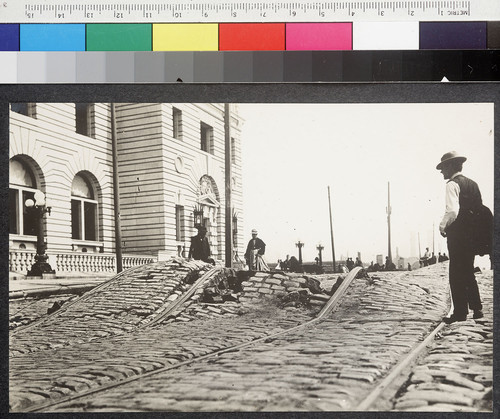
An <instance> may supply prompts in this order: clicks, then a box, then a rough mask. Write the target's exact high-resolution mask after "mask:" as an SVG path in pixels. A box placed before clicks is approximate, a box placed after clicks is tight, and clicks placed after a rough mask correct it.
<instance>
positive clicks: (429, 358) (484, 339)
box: [394, 272, 493, 412]
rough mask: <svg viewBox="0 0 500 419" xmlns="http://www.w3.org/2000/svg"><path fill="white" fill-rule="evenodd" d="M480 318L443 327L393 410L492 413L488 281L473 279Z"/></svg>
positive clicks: (490, 295)
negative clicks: (477, 296) (481, 311)
mask: <svg viewBox="0 0 500 419" xmlns="http://www.w3.org/2000/svg"><path fill="white" fill-rule="evenodd" d="M476 278H477V281H478V285H479V290H480V293H481V299H482V301H483V306H484V310H483V312H484V318H482V319H477V320H473V319H471V318H470V316H469V319H468V320H467V321H465V322H458V323H453V324H451V325H449V326H445V328H444V329H443V331H442V333H441V335H440V336H439V339H438V340H436V341H435V342H434V344H433V345H432V346H431V347H430V348H429V351H428V353H427V354H426V355H425V356H422V357H421V359H420V360H419V362H418V364H417V365H416V366H415V367H414V368H413V369H412V371H411V375H410V379H409V381H408V383H407V386H406V387H405V388H404V389H402V391H400V392H399V394H398V397H397V398H396V399H395V401H394V409H395V410H401V411H404V410H411V411H434V412H438V411H453V412H475V411H478V410H480V411H492V409H493V401H492V400H493V397H492V396H493V392H492V386H493V278H492V274H491V272H487V273H484V274H479V275H476Z"/></svg>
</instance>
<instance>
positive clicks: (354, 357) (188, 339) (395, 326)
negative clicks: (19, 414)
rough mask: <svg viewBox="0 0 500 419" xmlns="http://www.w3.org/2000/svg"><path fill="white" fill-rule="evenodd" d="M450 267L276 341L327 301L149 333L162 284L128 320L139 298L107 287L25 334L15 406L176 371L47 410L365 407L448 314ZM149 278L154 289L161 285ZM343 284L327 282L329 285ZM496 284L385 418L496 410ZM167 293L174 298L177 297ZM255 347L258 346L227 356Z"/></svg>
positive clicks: (400, 283) (13, 364) (449, 333)
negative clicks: (478, 315)
mask: <svg viewBox="0 0 500 419" xmlns="http://www.w3.org/2000/svg"><path fill="white" fill-rule="evenodd" d="M447 269H448V268H447V264H438V265H434V266H431V267H428V268H423V269H420V270H417V271H413V272H377V273H372V274H370V277H368V278H358V279H356V280H354V282H353V283H352V285H351V286H350V288H349V289H348V291H347V294H346V295H345V297H344V298H343V299H342V302H341V304H340V306H339V307H338V308H337V309H336V310H335V311H334V312H332V313H331V314H330V315H329V316H328V317H327V318H326V319H324V320H322V321H318V322H315V323H313V324H311V325H308V326H306V327H303V328H295V329H293V330H292V331H290V332H288V333H286V334H282V335H280V336H277V337H270V336H271V335H273V334H274V333H276V332H280V331H284V330H287V329H291V328H292V327H295V326H297V325H300V324H304V323H306V322H307V321H309V320H311V319H312V318H313V317H314V315H315V313H316V312H317V311H319V308H320V306H313V308H307V307H294V306H288V307H285V308H279V307H278V306H277V304H276V300H275V299H273V298H270V299H263V298H260V299H256V298H251V299H248V298H247V299H245V298H242V300H243V302H229V301H226V302H225V303H224V304H219V305H217V304H197V305H194V306H193V304H191V305H190V306H189V307H190V309H191V312H193V313H197V315H196V316H194V317H193V316H187V317H182V315H181V316H178V317H177V318H168V319H165V320H164V321H161V322H159V323H158V324H155V325H148V324H147V322H146V323H145V322H144V320H143V319H144V316H142V317H141V315H140V314H138V313H141V311H140V310H141V309H145V307H150V309H151V310H153V309H154V308H153V307H151V305H152V304H155V300H154V298H153V297H152V295H153V294H154V293H155V292H156V293H158V290H159V289H160V288H161V287H160V288H158V287H159V286H160V282H158V286H157V287H156V288H154V287H151V289H148V293H149V296H148V297H145V298H143V299H142V300H141V301H142V303H140V304H139V303H138V302H137V300H135V301H134V304H137V305H138V307H136V308H134V310H135V311H134V312H133V313H131V314H130V313H129V312H127V313H129V314H128V315H126V316H125V315H124V316H123V318H124V319H123V320H124V321H121V313H123V312H124V311H125V310H124V306H123V305H120V304H124V302H125V301H127V300H126V299H123V298H122V297H120V293H119V291H118V288H116V287H117V286H118V285H115V286H114V287H115V288H113V285H108V286H103V287H102V288H101V291H102V293H100V291H99V290H95V291H94V292H93V293H89V295H87V297H86V296H84V297H83V298H82V302H80V303H78V302H75V303H72V304H74V305H73V309H71V306H69V303H68V306H69V307H68V309H67V310H66V311H64V312H61V313H60V314H59V315H53V316H51V317H49V318H47V320H46V321H44V322H42V323H40V325H39V326H43V327H39V326H33V327H27V328H25V329H24V330H21V329H20V330H19V331H18V332H16V333H15V334H13V335H12V342H11V347H10V352H11V358H10V406H11V411H24V410H25V409H26V408H29V407H31V406H36V405H43V404H44V403H46V402H48V401H55V400H57V399H60V398H62V397H64V396H66V395H72V394H77V393H79V392H84V391H87V390H89V389H97V388H99V387H100V386H106V385H110V384H112V383H116V382H118V381H120V380H127V379H129V380H132V379H133V378H134V377H137V376H138V375H140V374H145V373H148V372H152V371H155V370H158V369H159V368H162V367H165V366H171V367H172V368H171V369H168V370H163V371H161V372H158V373H156V374H153V375H146V376H143V377H141V378H139V379H137V380H133V381H130V382H128V383H127V384H125V385H122V386H119V387H116V388H110V389H108V390H106V391H104V392H100V393H96V394H93V395H89V396H87V397H84V398H82V399H79V400H75V401H74V402H71V403H67V404H65V405H61V406H55V407H53V408H47V409H46V410H45V411H68V412H69V411H89V412H90V411H338V410H355V409H356V408H357V406H358V404H359V403H360V402H361V401H362V400H363V399H364V398H365V397H366V395H367V394H369V393H370V392H371V391H372V389H373V387H374V386H375V385H376V384H377V383H378V382H380V381H381V380H382V379H383V378H384V376H385V375H387V373H388V372H389V371H390V370H391V368H393V367H394V366H395V365H396V364H397V363H398V362H399V361H400V360H401V359H402V358H403V357H404V356H405V355H406V354H407V353H409V352H410V351H411V350H412V349H413V348H415V347H416V346H417V345H418V344H419V343H420V342H421V341H422V340H423V339H424V338H425V337H426V336H427V335H428V334H429V333H430V332H431V331H432V330H433V329H434V327H436V326H437V325H438V324H439V322H440V320H441V318H442V317H443V316H444V315H446V314H447V312H448V309H449V295H448V281H447V272H448V270H447ZM141 272H142V271H140V270H136V271H134V275H135V280H137V279H139V278H140V277H141V276H142V277H144V275H142V274H141ZM183 272H184V274H186V272H189V269H184V271H183ZM161 274H162V275H166V274H167V271H163V273H161ZM168 275H170V274H168ZM146 276H147V278H148V281H150V282H149V283H148V284H147V286H148V287H150V286H151V281H153V282H154V280H155V279H154V278H153V277H152V276H151V275H149V276H148V275H146ZM159 276H161V275H160V273H158V277H159ZM337 276H338V275H330V276H328V275H322V276H317V277H315V278H317V279H318V280H319V281H320V284H321V287H322V288H323V289H327V290H328V289H330V288H331V287H332V285H333V284H334V283H335V281H336V279H337ZM143 279H144V278H143ZM492 279H493V278H492V272H491V271H487V272H485V273H484V274H481V275H478V282H479V285H480V290H481V293H482V294H481V295H482V299H483V303H484V308H485V310H484V312H485V317H484V318H483V319H479V320H468V321H466V322H461V323H456V324H452V325H450V326H445V327H444V329H443V330H442V332H441V334H440V335H439V339H437V340H435V342H434V343H433V344H432V346H431V347H430V348H429V351H428V353H426V354H423V355H422V356H421V357H420V358H419V359H418V362H417V363H415V365H413V366H412V369H411V371H408V376H407V377H408V378H407V379H405V384H404V386H403V387H402V389H401V390H400V391H399V392H398V395H397V398H396V399H394V400H391V401H390V402H386V403H385V404H384V405H383V408H382V409H381V410H393V409H395V410H436V411H440V410H442V411H481V410H486V411H488V410H489V411H491V408H492V407H491V392H492V390H491V385H492V363H493V338H492V336H493V335H492V334H493V328H492V325H493V322H492V320H493V283H492ZM144 280H145V279H144ZM264 280H265V279H264ZM287 280H288V281H290V280H292V281H293V280H294V278H293V277H292V278H288V279H287ZM171 281H174V283H176V284H178V286H177V289H179V290H180V288H181V287H183V285H182V284H181V282H180V281H177V280H176V279H173V277H172V279H171ZM176 281H177V282H176ZM272 281H273V280H271V284H273V282H272ZM167 282H168V281H167ZM167 282H165V281H163V282H161V284H163V285H162V287H163V286H164V285H165V284H166V283H167ZM161 289H164V288H161ZM173 289H176V287H175V286H174V287H173ZM112 294H114V295H112ZM247 295H249V294H247ZM90 297H92V298H90ZM128 298H130V296H129V297H128ZM164 298H165V299H168V298H169V296H168V293H167V292H165V295H164ZM83 301H87V303H85V304H83ZM120 301H121V302H120ZM157 304H160V302H159V301H158V303H157ZM139 306H140V307H139ZM117 307H118V308H119V311H117V312H116V313H115V312H113V310H117ZM193 307H195V308H198V311H196V310H194V311H193ZM84 310H86V312H84ZM75 313H78V316H76V317H75ZM109 313H112V314H113V316H110V314H109ZM78 322H80V325H79V327H77V328H76V329H75V325H76V324H77V323H78ZM85 328H89V329H90V330H88V331H89V334H88V335H84V333H83V330H84V329H85ZM266 337H269V338H268V339H261V340H258V341H255V340H256V339H259V338H266ZM244 343H248V345H246V346H242V347H241V348H239V349H234V350H231V351H228V352H223V353H219V354H216V353H215V352H217V351H219V350H221V349H224V348H229V347H233V346H235V345H239V344H244ZM204 355H207V357H205V358H203V359H198V358H199V357H201V356H204ZM189 361H192V362H189ZM181 363H182V364H181ZM387 403H389V404H387Z"/></svg>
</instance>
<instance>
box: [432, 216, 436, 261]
mask: <svg viewBox="0 0 500 419" xmlns="http://www.w3.org/2000/svg"><path fill="white" fill-rule="evenodd" d="M434 228H435V225H434V223H432V256H434V254H435V249H434V245H435V243H434Z"/></svg>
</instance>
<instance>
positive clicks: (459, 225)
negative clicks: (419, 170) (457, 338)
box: [436, 151, 483, 324]
mask: <svg viewBox="0 0 500 419" xmlns="http://www.w3.org/2000/svg"><path fill="white" fill-rule="evenodd" d="M466 160H467V158H466V157H463V156H460V155H459V154H458V153H457V152H456V151H450V152H449V153H446V154H444V155H443V157H441V162H440V163H439V164H438V165H437V166H436V169H438V170H440V171H441V173H442V174H443V177H444V178H445V179H448V182H447V183H446V212H445V214H444V217H443V220H442V221H441V223H440V224H439V231H440V233H441V235H442V236H443V237H446V238H447V242H448V253H449V256H450V267H449V270H450V271H449V278H450V289H451V296H452V299H453V314H452V315H451V316H450V317H445V318H444V319H443V321H444V322H445V323H447V324H450V323H453V322H457V321H464V320H466V319H467V313H468V308H470V309H471V310H473V311H474V314H473V318H474V319H479V318H481V317H483V312H482V308H483V307H482V304H481V297H480V296H479V289H478V287H477V282H476V277H475V276H474V257H475V249H474V244H473V241H472V236H473V230H474V227H475V226H474V220H473V217H474V214H477V211H479V209H480V207H481V206H482V199H481V192H480V191H479V187H478V186H477V183H476V182H474V181H473V180H471V179H469V178H466V177H465V176H464V175H462V173H461V171H462V165H463V163H464V161H466Z"/></svg>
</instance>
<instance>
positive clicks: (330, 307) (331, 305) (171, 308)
mask: <svg viewBox="0 0 500 419" xmlns="http://www.w3.org/2000/svg"><path fill="white" fill-rule="evenodd" d="M219 271H220V268H213V269H211V270H210V271H208V272H206V273H205V274H204V275H203V276H202V277H200V278H199V279H198V280H197V281H196V282H195V283H194V284H193V285H192V287H191V288H190V289H189V291H188V292H186V293H185V294H184V295H183V296H182V297H180V298H179V299H178V300H175V301H174V302H173V303H171V304H170V305H168V306H167V307H166V308H165V309H164V310H163V311H162V312H161V313H160V314H159V315H158V316H157V317H156V318H155V319H154V320H153V321H151V322H150V323H149V324H148V326H150V325H154V324H157V323H159V322H161V321H162V320H163V319H165V318H167V317H168V316H169V315H171V314H173V313H175V312H176V311H178V310H179V309H180V308H181V307H182V305H183V303H185V302H186V301H187V300H188V299H189V298H190V297H191V296H192V295H193V294H194V293H195V292H196V290H197V289H199V288H200V287H202V286H203V285H204V284H205V282H206V281H207V280H209V279H210V278H211V277H212V276H213V275H215V274H217V272H219ZM360 271H361V268H356V269H354V270H353V271H351V272H350V273H349V274H348V275H347V277H346V278H345V279H344V281H343V282H342V284H341V285H340V287H339V289H338V290H337V291H336V292H335V294H334V295H333V296H332V297H331V298H330V299H329V300H328V302H327V303H326V304H325V305H324V307H323V308H322V309H321V311H320V312H319V313H318V314H317V316H316V317H315V318H313V319H311V320H309V321H306V322H304V323H302V324H299V325H297V326H294V327H290V328H288V329H286V330H282V331H280V332H277V333H272V334H269V335H266V336H264V337H260V338H256V339H254V340H251V341H248V342H244V343H240V344H237V345H229V346H227V347H224V348H222V349H219V350H216V351H214V352H211V353H208V354H205V355H201V356H196V357H193V358H191V359H188V360H185V361H180V362H178V363H175V364H173V365H169V366H165V367H161V368H158V369H155V370H153V371H150V372H147V373H143V374H139V375H135V376H132V377H129V378H126V379H123V380H120V381H115V382H112V383H109V384H107V385H103V386H100V387H97V388H91V389H88V390H86V391H83V392H80V393H78V394H74V395H71V396H67V397H64V398H62V399H59V400H56V401H50V402H48V403H45V404H41V405H40V404H39V405H34V406H31V407H29V408H27V409H26V410H24V411H26V412H43V411H46V410H48V409H52V408H54V407H59V408H64V407H65V406H69V405H71V404H73V403H74V402H75V401H78V400H79V399H84V398H87V397H89V396H93V395H97V394H99V393H105V392H106V391H109V390H111V389H115V388H117V387H120V386H126V385H127V384H129V383H131V382H134V381H137V380H140V379H143V378H146V377H151V376H154V375H158V374H161V373H164V372H167V371H170V370H174V369H177V368H180V367H182V366H186V365H191V364H195V363H197V362H201V361H204V360H207V359H209V358H213V357H217V356H220V355H222V354H225V353H230V352H231V353H234V352H239V351H241V350H243V349H248V348H250V350H251V346H252V345H255V344H257V343H261V342H268V341H270V340H274V339H276V338H278V337H280V336H285V335H287V334H292V333H294V332H296V331H299V330H301V329H306V328H310V327H311V326H313V325H315V324H318V323H320V322H321V321H322V320H324V319H326V318H327V317H328V315H329V314H330V313H331V312H332V311H334V310H335V309H336V308H337V307H338V305H339V304H340V303H341V301H342V300H343V298H344V296H345V294H346V291H347V290H348V289H349V286H350V285H351V283H352V281H353V280H354V279H355V278H356V277H357V275H358V274H359V273H360ZM442 327H443V323H441V324H439V325H438V326H437V327H436V328H435V329H434V330H433V331H431V332H430V333H429V334H428V336H427V337H426V338H425V340H424V341H423V342H422V343H421V344H420V345H418V346H417V347H416V348H415V349H413V350H411V351H410V353H408V354H407V355H406V356H405V357H404V359H403V360H402V361H400V362H399V363H398V364H397V365H396V366H395V367H394V368H393V369H392V371H390V372H389V373H388V374H387V375H386V378H385V379H384V380H382V381H381V382H380V383H379V384H378V385H377V386H376V387H375V388H374V389H373V390H372V391H371V393H370V394H369V395H368V397H366V398H365V400H364V401H363V402H361V403H360V404H359V405H358V406H357V408H356V409H355V410H359V411H361V410H369V408H370V406H372V405H373V403H374V402H375V400H377V398H378V397H380V395H381V394H383V392H384V391H386V390H387V389H388V388H389V387H390V385H391V383H392V382H393V381H394V380H395V379H397V378H398V377H399V376H400V375H401V372H402V371H403V369H404V368H405V367H406V366H408V365H409V363H410V362H412V360H414V359H415V358H416V357H417V356H418V355H419V354H420V353H421V352H422V351H423V350H424V349H425V348H426V347H427V345H429V343H431V341H432V339H433V338H434V337H435V335H436V334H437V333H438V332H439V331H440V330H441V329H442Z"/></svg>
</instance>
